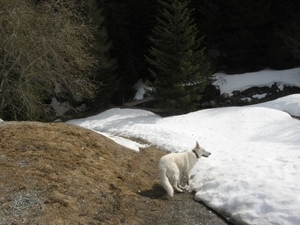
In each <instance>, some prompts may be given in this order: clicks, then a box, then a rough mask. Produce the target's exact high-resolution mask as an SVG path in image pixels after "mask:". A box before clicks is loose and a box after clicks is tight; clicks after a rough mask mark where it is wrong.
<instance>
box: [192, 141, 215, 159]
mask: <svg viewBox="0 0 300 225" xmlns="http://www.w3.org/2000/svg"><path fill="white" fill-rule="evenodd" d="M192 151H193V152H194V153H195V154H196V157H197V158H200V157H201V156H204V157H208V156H210V155H211V153H210V152H208V151H206V150H205V149H204V148H202V147H200V145H199V143H198V141H196V146H195V148H194V149H193V150H192Z"/></svg>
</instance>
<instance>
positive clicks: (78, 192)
mask: <svg viewBox="0 0 300 225" xmlns="http://www.w3.org/2000/svg"><path fill="white" fill-rule="evenodd" d="M164 154H165V153H164V152H162V151H160V150H159V149H156V148H153V147H150V148H148V149H141V151H140V152H139V153H137V152H134V151H132V150H128V149H126V148H125V147H122V146H120V145H117V144H116V143H114V142H113V141H111V140H109V139H107V138H106V137H103V136H101V135H99V134H97V133H95V132H92V131H90V130H87V129H83V128H80V127H77V126H73V125H69V124H64V123H53V124H45V123H29V122H20V123H12V124H11V123H9V124H2V125H1V126H0V204H1V208H0V224H184V223H185V222H187V223H189V224H226V223H225V222H224V221H223V220H222V219H221V218H219V217H218V216H217V215H215V214H214V213H212V212H211V211H209V210H208V209H207V208H205V207H204V206H203V205H201V204H199V203H198V202H194V201H193V200H192V195H190V194H188V193H184V194H177V195H175V197H174V199H168V198H167V197H166V193H165V191H164V190H163V189H162V187H161V186H160V185H159V181H158V172H157V164H158V160H159V158H160V157H161V156H162V155H164Z"/></svg>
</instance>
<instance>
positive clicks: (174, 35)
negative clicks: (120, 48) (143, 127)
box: [146, 0, 210, 112]
mask: <svg viewBox="0 0 300 225" xmlns="http://www.w3.org/2000/svg"><path fill="white" fill-rule="evenodd" d="M159 2H160V3H161V6H162V10H161V11H160V15H159V16H158V17H157V21H158V24H157V25H156V26H155V27H154V30H153V35H152V36H151V37H150V41H151V43H152V47H151V48H150V50H149V51H150V55H149V57H146V58H147V61H148V63H149V64H150V72H151V74H152V75H153V76H154V79H155V81H154V82H153V92H152V96H153V97H154V98H155V99H156V100H157V101H158V103H159V104H160V107H162V108H165V109H169V110H172V111H173V112H174V111H177V112H178V111H179V112H184V111H190V110H195V109H196V107H197V105H198V103H199V100H200V99H201V93H202V92H203V91H204V88H205V87H206V86H207V84H208V83H209V82H210V76H209V63H208V62H207V60H206V57H205V55H204V48H202V49H201V47H200V43H201V41H202V38H200V39H199V38H198V37H197V33H198V32H197V27H196V24H195V23H194V21H193V19H192V18H191V12H192V11H191V10H189V9H188V4H189V2H188V1H187V0H181V1H180V0H169V1H163V0H159Z"/></svg>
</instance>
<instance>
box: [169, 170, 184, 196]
mask: <svg viewBox="0 0 300 225" xmlns="http://www.w3.org/2000/svg"><path fill="white" fill-rule="evenodd" d="M174 172H175V173H174V175H173V177H172V186H173V188H174V190H175V191H178V192H183V190H182V189H180V187H181V186H180V174H179V170H178V171H177V170H176V171H174Z"/></svg>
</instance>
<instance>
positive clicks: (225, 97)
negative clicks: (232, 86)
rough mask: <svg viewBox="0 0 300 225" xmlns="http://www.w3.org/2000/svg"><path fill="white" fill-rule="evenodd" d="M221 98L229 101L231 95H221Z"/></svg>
mask: <svg viewBox="0 0 300 225" xmlns="http://www.w3.org/2000/svg"><path fill="white" fill-rule="evenodd" d="M221 97H222V98H223V99H228V98H229V94H228V93H223V94H222V95H221Z"/></svg>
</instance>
